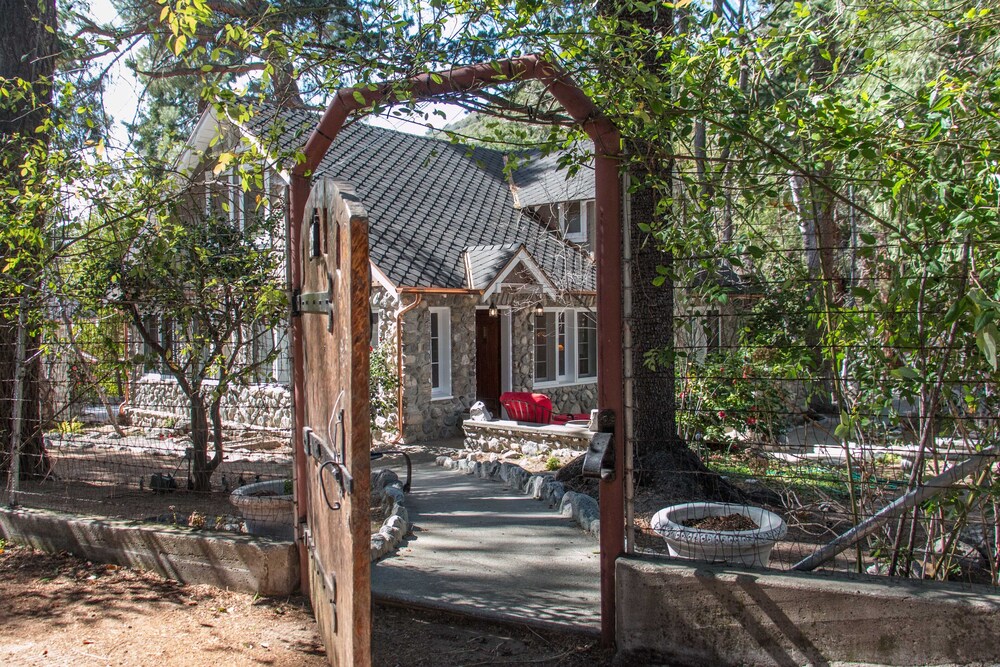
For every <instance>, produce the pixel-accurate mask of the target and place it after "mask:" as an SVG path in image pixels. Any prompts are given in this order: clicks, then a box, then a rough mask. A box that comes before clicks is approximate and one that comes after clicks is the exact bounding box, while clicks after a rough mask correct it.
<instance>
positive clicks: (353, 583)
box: [296, 180, 371, 667]
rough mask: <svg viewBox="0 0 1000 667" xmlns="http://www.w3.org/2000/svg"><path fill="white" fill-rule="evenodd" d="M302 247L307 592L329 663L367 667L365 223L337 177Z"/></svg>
mask: <svg viewBox="0 0 1000 667" xmlns="http://www.w3.org/2000/svg"><path fill="white" fill-rule="evenodd" d="M303 218H304V219H303V221H302V227H301V237H300V238H301V243H300V247H299V248H298V249H297V253H298V261H299V262H301V268H302V292H301V294H300V295H299V296H298V298H297V303H296V307H297V311H298V313H300V315H299V316H300V317H301V318H302V322H301V326H302V348H303V349H302V353H303V361H304V364H303V366H304V372H303V379H304V387H303V395H304V403H305V405H304V408H305V417H304V423H303V424H298V425H296V426H297V428H300V429H301V430H302V447H303V451H304V455H305V474H304V479H303V480H300V482H303V483H304V484H303V486H304V492H305V493H304V494H302V498H300V500H304V502H305V505H306V526H305V530H304V531H303V534H302V537H303V541H304V543H305V546H306V549H307V552H308V569H309V571H308V572H303V573H302V576H303V579H305V580H306V581H305V583H307V585H308V588H309V597H310V600H311V602H312V607H313V611H314V613H315V615H316V621H317V623H318V625H319V629H320V634H321V635H322V636H323V640H324V642H325V644H326V652H327V656H328V657H329V660H330V664H331V665H338V666H340V665H342V666H344V667H353V666H354V665H362V666H364V665H370V664H371V584H370V580H371V563H370V559H369V546H370V539H371V536H370V532H371V528H370V522H369V518H368V516H369V510H368V502H369V501H368V494H369V469H370V455H371V435H370V431H369V398H368V352H369V347H368V341H369V329H370V322H369V308H368V298H369V292H370V287H371V286H370V269H369V266H368V219H367V215H366V214H365V212H364V210H363V209H362V208H361V206H360V205H359V204H358V203H357V200H355V199H349V198H345V197H344V196H343V195H342V194H341V192H340V190H339V189H338V188H337V186H335V185H334V183H333V182H332V181H323V180H321V181H318V182H316V183H315V184H314V185H313V189H312V194H311V195H310V198H309V201H308V204H307V205H306V210H305V215H304V216H303Z"/></svg>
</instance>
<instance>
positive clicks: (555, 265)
mask: <svg viewBox="0 0 1000 667" xmlns="http://www.w3.org/2000/svg"><path fill="white" fill-rule="evenodd" d="M318 118H319V117H318V115H317V114H315V113H313V112H310V111H307V110H303V109H287V108H276V107H263V108H261V109H259V110H258V112H257V114H256V115H255V116H254V117H253V118H252V119H251V120H250V121H249V122H248V123H246V124H245V126H244V127H245V128H246V129H247V131H249V132H250V133H251V134H253V135H254V136H256V137H257V138H258V140H259V141H260V142H261V143H262V144H263V145H264V148H265V150H269V152H272V153H275V154H279V153H285V154H287V153H288V152H289V151H292V150H297V149H301V147H302V146H303V145H304V144H305V142H306V140H307V139H308V138H309V134H310V133H311V132H312V130H313V128H314V127H315V125H316V123H317V121H318ZM503 166H504V160H503V154H502V153H500V152H498V151H494V150H489V149H484V148H475V149H469V148H468V147H465V146H458V145H454V144H450V143H448V142H445V141H442V140H439V139H433V138H429V137H418V136H414V135H410V134H404V133H401V132H397V131H394V130H388V129H384V128H380V127H375V126H371V125H366V124H363V123H357V122H355V123H353V124H351V125H348V126H346V127H344V129H343V130H341V132H340V134H339V135H338V136H337V139H336V140H335V141H334V142H333V144H332V146H331V147H330V150H329V151H328V152H327V154H326V156H325V157H324V158H323V161H322V162H321V163H320V165H319V167H318V168H317V170H316V176H317V177H321V176H327V177H331V178H336V179H339V180H343V181H346V182H348V183H350V184H351V185H352V186H354V188H355V190H356V192H357V195H358V197H359V198H360V199H361V201H362V202H363V203H364V205H365V208H366V209H367V210H368V214H369V236H370V239H369V245H370V252H371V260H372V262H374V263H375V265H376V266H378V267H379V269H381V270H382V272H383V273H385V274H386V277H388V278H389V280H390V281H392V283H393V284H395V285H397V286H399V287H450V288H455V287H457V288H461V287H466V271H465V262H464V257H463V253H464V252H465V251H466V249H467V248H473V247H476V246H493V247H499V246H511V245H513V246H514V247H515V250H516V247H517V246H520V245H522V244H523V245H524V247H525V248H526V250H527V251H528V253H529V254H531V256H532V257H533V258H534V259H535V261H536V262H537V263H538V264H539V266H541V267H542V269H543V270H544V271H545V272H546V274H547V275H548V276H549V277H551V278H552V280H553V281H554V282H555V283H556V285H557V287H558V288H559V289H564V290H569V291H577V290H593V289H595V268H594V263H593V261H592V260H591V259H590V257H589V256H588V255H587V254H586V253H585V252H584V251H582V250H580V249H579V248H577V247H575V246H572V245H570V244H568V243H566V242H565V241H563V240H562V239H560V238H558V237H557V236H556V235H555V233H554V232H552V231H551V230H548V229H546V228H545V227H544V226H543V225H542V224H540V223H539V222H538V221H536V220H535V219H533V218H531V217H529V216H527V215H523V214H522V213H521V212H520V211H518V210H517V209H516V208H515V202H514V198H513V195H512V194H511V190H510V186H509V184H508V181H507V179H506V177H505V175H504V172H503ZM583 171H586V170H583ZM591 180H593V179H591ZM508 258H509V256H508ZM491 265H492V264H491ZM502 266H503V265H502V264H501V265H500V267H498V269H497V270H499V268H502ZM478 280H479V278H477V282H476V284H475V287H476V288H477V289H479V288H481V285H480V284H479V283H478ZM488 280H489V278H487V280H486V281H484V283H483V284H485V282H488Z"/></svg>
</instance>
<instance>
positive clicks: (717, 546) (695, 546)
mask: <svg viewBox="0 0 1000 667" xmlns="http://www.w3.org/2000/svg"><path fill="white" fill-rule="evenodd" d="M729 514H743V515H744V516H747V517H749V518H750V519H751V520H752V521H753V522H754V523H756V524H757V525H758V526H759V528H756V529H753V530H703V529H701V528H689V527H688V526H685V525H684V522H685V521H689V520H691V519H703V518H705V517H710V516H727V515H729ZM650 525H651V527H652V529H653V530H654V531H655V532H656V533H658V534H659V535H660V536H661V537H663V539H664V541H666V543H667V548H668V549H669V551H670V555H671V556H677V557H678V558H687V559H691V560H700V561H705V562H709V563H732V564H735V565H756V566H759V567H767V564H768V561H769V560H770V557H771V548H772V547H773V546H774V543H775V542H777V541H778V540H780V539H781V538H782V537H784V536H785V533H786V532H787V531H788V527H787V526H786V525H785V522H784V520H783V519H782V518H781V517H780V516H778V515H777V514H775V513H774V512H768V511H767V510H765V509H763V508H760V507H751V506H750V505H735V504H730V503H684V504H683V505H673V506H671V507H667V508H664V509H662V510H660V511H659V512H657V513H656V514H655V515H653V519H652V521H651V522H650Z"/></svg>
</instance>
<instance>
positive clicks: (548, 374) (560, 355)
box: [534, 308, 597, 387]
mask: <svg viewBox="0 0 1000 667" xmlns="http://www.w3.org/2000/svg"><path fill="white" fill-rule="evenodd" d="M534 325H535V332H534V335H535V341H534V347H535V386H536V387H543V386H547V385H560V384H574V383H577V382H585V381H589V380H593V379H595V378H596V377H597V320H596V318H595V316H594V314H593V313H591V312H590V311H585V310H576V309H573V308H552V309H547V310H546V311H545V312H544V313H542V314H541V315H535V317H534Z"/></svg>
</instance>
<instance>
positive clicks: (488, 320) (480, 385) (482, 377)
mask: <svg viewBox="0 0 1000 667" xmlns="http://www.w3.org/2000/svg"><path fill="white" fill-rule="evenodd" d="M476 399H477V400H480V401H482V402H483V403H485V404H486V407H487V408H489V410H490V412H492V413H493V415H494V416H499V414H500V318H499V317H491V316H490V314H489V311H486V310H477V311H476Z"/></svg>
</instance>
